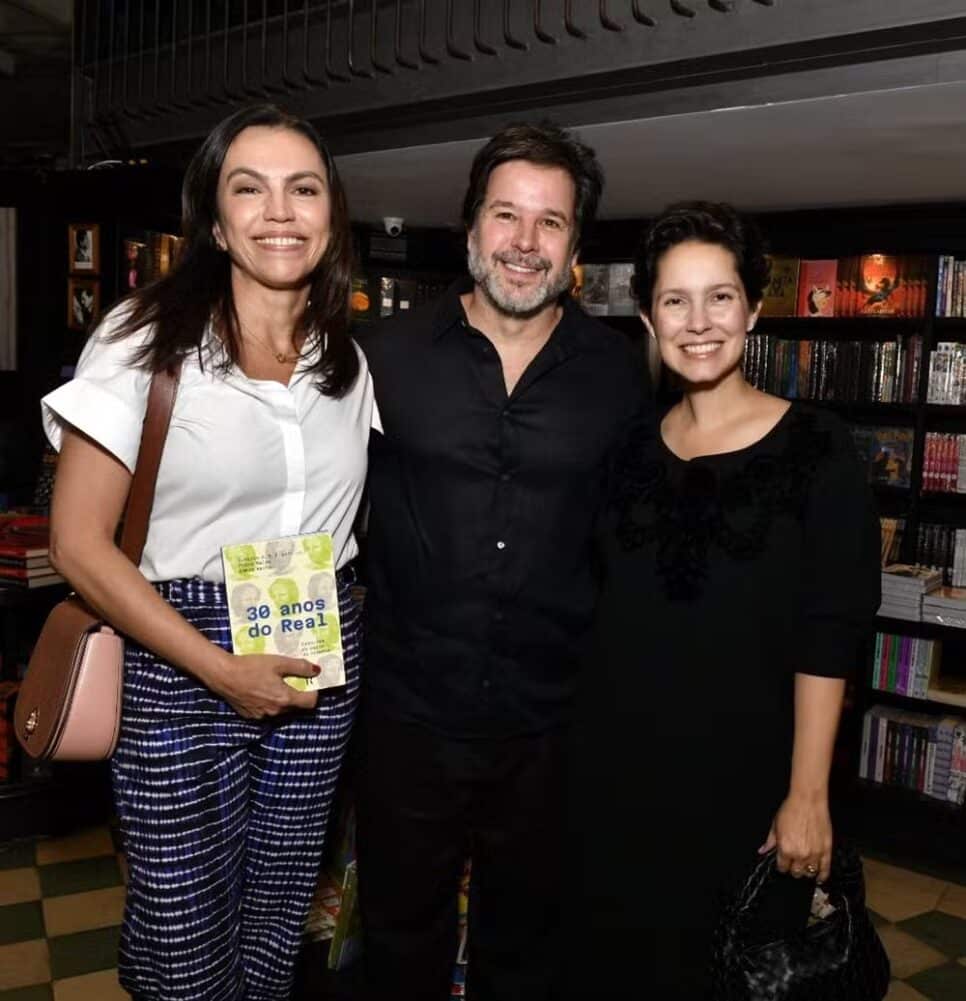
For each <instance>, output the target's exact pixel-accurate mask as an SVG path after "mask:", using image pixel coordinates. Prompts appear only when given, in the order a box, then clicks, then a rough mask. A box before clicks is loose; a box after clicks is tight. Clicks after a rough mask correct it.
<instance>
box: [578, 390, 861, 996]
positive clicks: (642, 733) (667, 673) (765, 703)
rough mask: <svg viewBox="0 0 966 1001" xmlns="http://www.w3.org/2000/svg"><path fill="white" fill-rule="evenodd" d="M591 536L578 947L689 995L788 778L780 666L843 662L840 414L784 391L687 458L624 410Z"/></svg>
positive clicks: (850, 488) (845, 492) (846, 667)
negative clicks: (717, 443)
mask: <svg viewBox="0 0 966 1001" xmlns="http://www.w3.org/2000/svg"><path fill="white" fill-rule="evenodd" d="M601 550H602V563H603V575H604V582H603V592H602V596H601V599H600V603H599V609H598V615H597V625H596V635H595V642H594V649H593V653H592V654H591V655H590V656H589V657H588V659H587V668H586V671H585V672H584V677H583V681H582V688H581V694H580V702H579V705H578V727H577V735H578V742H577V747H578V749H579V753H578V764H577V769H576V781H577V787H576V794H577V797H576V798H577V801H578V802H579V803H580V813H581V823H580V824H578V825H577V826H578V828H579V833H580V838H579V841H580V848H579V849H577V850H576V856H575V857H576V858H577V859H579V863H580V865H579V870H580V878H579V884H580V885H581V886H582V888H583V891H582V892H583V893H584V894H585V897H584V900H585V906H584V907H583V908H581V913H582V918H583V920H585V921H586V922H588V923H589V926H590V927H589V929H588V928H585V929H584V931H583V932H582V934H584V935H586V936H589V940H588V942H587V943H585V945H584V947H583V951H584V952H585V954H593V953H595V952H596V951H597V950H600V951H601V953H603V954H606V955H608V956H614V955H615V954H616V955H620V954H621V952H622V950H623V949H625V948H626V949H630V948H633V949H634V950H635V951H636V953H637V954H638V959H637V961H636V962H635V964H634V970H635V975H634V979H635V990H636V991H637V993H636V994H635V995H634V996H640V997H642V998H643V997H651V996H653V997H655V998H657V997H660V998H661V999H662V1001H671V999H675V998H681V999H685V998H686V999H687V1001H695V999H697V998H700V997H701V996H702V994H701V992H702V991H703V990H704V989H705V988H706V984H705V982H704V981H703V980H702V975H703V968H704V960H705V958H706V955H707V950H708V938H709V935H710V930H711V927H712V925H713V922H714V914H715V906H716V901H718V900H719V899H720V897H721V895H722V894H723V893H727V892H728V891H729V890H730V889H731V888H732V887H733V886H734V884H735V883H736V881H737V880H738V879H740V878H741V876H742V874H744V873H745V872H746V871H747V870H748V869H749V868H750V867H751V866H752V865H753V864H754V862H755V859H756V852H757V849H758V847H759V845H761V844H762V843H763V842H764V840H765V837H766V835H767V833H768V829H769V826H770V824H771V820H772V817H773V815H774V813H775V811H776V810H777V808H778V807H779V805H780V804H781V802H782V800H783V799H784V797H785V794H786V792H787V788H788V779H789V769H790V760H791V748H792V736H793V682H794V675H795V673H796V672H799V671H800V672H804V673H808V674H816V675H823V676H828V677H844V676H846V675H848V674H850V673H851V672H853V671H854V670H855V669H856V668H858V666H859V664H858V657H859V650H860V646H861V640H862V638H863V636H864V635H865V634H867V632H868V630H869V629H870V627H871V624H872V618H873V616H874V614H875V611H876V608H877V606H878V602H879V530H878V522H877V520H876V516H875V513H874V506H873V503H872V499H871V495H870V491H869V488H868V486H867V484H866V481H865V475H864V470H863V469H862V468H861V467H860V465H859V462H858V459H857V458H856V455H855V451H854V448H853V445H852V441H851V437H850V435H849V432H848V429H847V428H846V427H845V425H844V424H843V423H842V422H841V421H839V420H838V419H837V418H835V417H834V416H833V415H831V414H829V413H828V412H826V411H822V410H820V409H817V408H812V407H809V406H806V405H804V404H798V403H796V404H793V405H792V407H791V408H790V409H789V410H788V411H787V413H786V414H785V415H784V416H783V417H782V418H781V419H780V420H779V422H778V423H777V424H776V425H775V427H774V428H773V429H772V430H771V431H770V432H769V433H768V434H766V435H765V436H764V437H763V438H762V439H761V440H759V441H758V442H756V443H754V444H753V445H751V446H749V447H747V448H744V449H741V450H739V451H735V452H729V453H726V454H723V455H712V456H704V457H699V458H696V459H692V460H690V461H684V460H682V459H680V458H678V457H677V456H675V455H674V454H673V453H671V452H670V451H669V450H668V448H667V447H666V446H665V445H664V443H663V441H662V440H661V438H660V435H659V433H658V431H657V430H656V428H655V427H654V426H653V425H641V426H640V427H638V428H637V429H636V430H635V431H634V432H633V433H632V434H631V435H630V437H629V439H628V441H627V443H626V446H625V447H624V448H623V450H622V452H621V453H620V456H619V458H618V460H617V463H616V466H615V471H614V483H613V488H612V494H611V500H610V504H609V508H608V511H607V513H606V516H605V518H604V522H603V530H602V538H601ZM797 900H798V903H797V904H795V903H792V904H790V907H791V908H793V909H794V908H795V907H798V909H799V910H800V904H801V900H802V897H801V893H799V894H798V898H797ZM789 913H791V912H789ZM641 950H643V953H642V952H641ZM647 956H650V959H651V962H650V963H649V962H648V961H646V958H645V957H647ZM595 973H596V976H598V977H599V976H600V975H601V969H600V968H599V967H598V968H597V969H596V971H595ZM574 983H579V978H577V977H575V979H574ZM594 983H595V984H596V987H595V990H597V991H598V993H599V996H604V995H603V994H600V991H601V990H603V989H604V986H605V984H602V983H601V981H600V980H599V979H598V980H596V981H594ZM614 986H615V989H617V982H616V981H615V985H614ZM645 986H649V987H650V988H651V989H653V991H654V993H653V994H649V993H647V991H646V990H644V989H643V988H644V987H645Z"/></svg>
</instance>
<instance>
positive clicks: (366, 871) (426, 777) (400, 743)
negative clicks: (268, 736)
mask: <svg viewBox="0 0 966 1001" xmlns="http://www.w3.org/2000/svg"><path fill="white" fill-rule="evenodd" d="M602 182H603V179H602V175H601V171H600V167H599V165H598V163H597V161H596V159H595V157H594V154H593V151H592V150H590V149H589V148H588V147H587V146H585V145H583V144H582V143H579V142H578V141H577V140H575V139H574V138H573V137H571V136H570V135H568V134H567V133H566V132H564V131H563V130H561V129H558V128H556V127H554V126H546V125H545V126H531V125H520V126H511V127H510V128H508V129H506V130H504V131H503V132H501V133H500V134H499V135H497V136H496V137H495V138H493V139H492V140H491V141H490V142H489V143H488V144H487V145H486V146H485V147H484V148H483V149H482V150H481V151H480V152H479V153H478V154H477V157H476V159H475V161H474V163H473V168H472V172H471V175H470V183H469V189H468V191H467V195H466V199H465V202H464V207H463V220H464V223H465V225H466V229H467V249H468V256H469V271H470V276H471V277H469V278H467V279H465V280H463V281H461V282H458V283H456V284H455V285H454V286H453V287H451V288H450V289H449V290H448V292H447V293H446V294H445V296H444V297H443V298H442V299H441V300H440V301H438V302H437V303H435V304H433V305H431V306H429V307H425V308H423V309H421V310H417V311H415V312H413V313H406V314H400V315H399V316H397V317H395V318H393V319H392V320H389V321H387V322H386V323H385V324H383V325H381V326H380V327H379V328H378V329H377V330H376V331H375V332H374V333H372V334H371V335H369V336H368V337H367V338H365V339H364V340H363V348H364V350H365V352H366V355H367V358H368V361H369V366H370V369H371V371H372V375H373V379H374V383H375V387H376V394H377V401H378V404H379V409H380V413H381V418H382V425H383V434H382V435H379V434H374V435H373V440H372V442H371V445H370V472H369V489H370V501H371V510H370V520H369V591H368V595H367V598H366V617H367V643H366V645H367V664H366V689H365V702H364V706H365V709H364V713H363V727H362V735H361V747H362V768H361V773H360V783H359V797H358V825H359V844H358V850H359V889H360V901H361V905H362V918H363V927H364V934H365V955H366V962H367V966H368V973H369V981H370V987H371V990H372V994H373V997H374V998H376V997H378V998H385V999H389V998H391V999H393V1001H399V999H402V998H412V999H414V1001H416V999H418V1001H435V999H439V1001H443V999H444V998H447V997H448V996H449V982H450V977H451V975H452V970H453V960H454V957H455V952H456V892H457V886H458V882H459V877H460V872H461V869H462V866H463V860H464V858H466V857H468V856H470V857H472V883H471V889H470V916H469V929H470V931H469V945H468V955H469V966H468V996H469V997H470V998H472V999H474V1001H511V999H518V998H519V999H524V998H526V999H527V1001H541V999H544V998H546V997H547V996H548V995H549V991H550V987H549V984H550V979H551V974H552V967H553V948H554V935H555V931H556V928H557V925H558V921H559V912H560V905H561V899H562V891H563V882H564V879H565V866H564V860H563V859H562V858H561V851H560V849H561V840H562V828H563V824H564V787H565V767H564V759H565V745H566V741H565V737H566V731H567V724H568V723H569V721H570V716H571V710H572V705H571V704H572V700H573V688H574V683H575V673H576V660H577V648H578V645H579V643H580V640H581V638H582V636H583V634H584V633H585V631H586V629H587V626H588V624H589V620H590V616H591V611H592V607H593V603H594V597H595V581H594V575H593V569H592V545H591V541H592V528H593V523H594V519H595V516H596V514H597V512H598V510H599V508H600V505H601V503H602V499H603V487H604V479H605V473H606V467H607V461H608V458H609V456H610V454H611V450H612V448H613V446H614V445H615V443H616V440H617V438H618V437H619V435H620V433H621V431H622V429H623V427H624V426H625V424H626V423H627V422H628V421H629V419H630V418H631V417H632V415H633V414H634V413H635V412H636V411H637V409H638V408H639V406H640V403H641V398H642V391H643V386H644V376H643V372H642V366H641V365H639V364H638V363H637V361H636V358H635V356H634V353H633V350H632V348H631V346H630V345H629V343H628V342H627V341H626V340H625V339H624V338H623V337H622V335H620V334H618V333H615V332H614V331H612V330H611V329H609V328H608V327H606V326H604V325H602V324H601V323H599V322H597V321H596V320H594V319H592V318H590V317H588V316H586V315H585V314H584V313H583V312H582V311H581V310H580V308H579V307H578V306H577V305H576V303H575V302H574V301H573V300H572V299H571V297H570V296H569V294H568V292H569V289H570V285H571V280H572V279H571V269H572V266H573V264H574V262H575V260H576V253H577V248H578V245H579V240H580V236H581V233H582V232H583V230H584V228H585V227H586V226H587V225H588V224H589V223H590V221H591V220H592V219H593V216H594V213H595V211H596V207H597V202H598V200H599V197H600V191H601V187H602ZM590 822H592V819H591V820H590Z"/></svg>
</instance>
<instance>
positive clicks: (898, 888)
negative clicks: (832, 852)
mask: <svg viewBox="0 0 966 1001" xmlns="http://www.w3.org/2000/svg"><path fill="white" fill-rule="evenodd" d="M124 880H125V868H124V859H123V857H122V856H121V855H119V854H118V853H117V851H116V849H115V845H114V841H113V839H112V836H111V832H110V831H109V830H108V828H106V827H98V828H93V829H91V830H86V831H81V832H79V833H77V834H72V835H70V836H67V837H63V838H51V839H45V840H39V841H36V842H32V843H29V844H25V843H19V844H12V845H0V1001H115V999H117V1001H126V999H127V998H128V995H127V994H126V993H125V992H124V991H123V990H121V988H120V986H119V985H118V983H117V971H116V968H115V963H116V957H117V941H118V934H119V932H120V923H121V915H122V912H123V909H124ZM866 881H867V888H868V903H869V907H870V908H871V910H872V911H873V913H874V916H875V918H876V922H877V924H878V927H879V933H880V935H881V936H882V939H883V941H884V942H885V945H886V949H887V950H888V952H889V957H890V959H891V960H892V967H893V975H894V976H895V978H896V980H895V982H894V983H893V985H892V989H891V990H890V992H889V995H888V1001H922V999H924V998H925V999H927V1001H964V999H966V885H962V884H960V883H959V882H953V881H950V880H947V879H943V878H939V877H937V876H935V875H924V874H922V873H918V872H913V871H911V870H909V869H904V868H900V867H899V866H895V865H889V864H886V863H884V862H879V861H875V860H872V859H869V860H867V861H866ZM313 993H314V992H313ZM316 996H318V995H316Z"/></svg>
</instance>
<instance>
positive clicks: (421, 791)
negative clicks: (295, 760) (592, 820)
mask: <svg viewBox="0 0 966 1001" xmlns="http://www.w3.org/2000/svg"><path fill="white" fill-rule="evenodd" d="M358 737H359V745H358V749H359V760H358V767H359V771H358V775H357V782H356V795H357V804H356V808H357V824H358V831H357V838H358V845H357V851H358V859H359V901H360V905H361V910H362V922H363V934H364V947H365V951H364V955H365V963H366V969H367V980H368V983H369V988H370V993H371V996H372V998H373V1001H385V999H388V998H391V999H392V1001H444V999H447V998H448V997H449V985H450V981H451V976H452V972H453V963H454V960H455V956H456V947H457V938H456V921H457V913H456V910H457V907H456V899H457V889H458V885H459V878H460V875H461V872H462V867H463V861H464V859H465V858H466V857H467V856H470V857H471V858H472V860H473V869H472V878H471V883H470V906H469V925H468V942H467V954H468V957H469V964H468V970H467V988H466V990H467V997H468V998H469V999H470V1001H517V999H520V1001H523V999H526V1001H545V999H546V998H548V997H549V996H550V990H551V987H550V983H551V979H552V976H553V967H554V964H555V962H556V961H557V960H558V952H557V950H558V948H559V946H558V939H557V935H558V933H559V925H560V910H561V896H562V884H563V879H562V868H563V867H562V857H561V856H562V846H563V841H564V837H563V828H564V817H565V809H564V791H565V787H566V782H565V774H564V760H565V750H566V747H565V735H564V733H563V732H562V731H560V730H555V731H552V732H549V733H542V734H536V735H530V736H523V737H512V738H502V739H490V738H485V739H454V738H449V737H445V736H441V735H439V734H437V733H435V732H434V731H432V730H429V729H427V728H424V727H421V726H418V725H415V724H409V723H403V722H399V721H396V720H391V719H387V718H385V717H378V716H374V715H373V714H372V713H371V712H367V713H364V714H363V719H362V726H361V732H360V733H359V734H358Z"/></svg>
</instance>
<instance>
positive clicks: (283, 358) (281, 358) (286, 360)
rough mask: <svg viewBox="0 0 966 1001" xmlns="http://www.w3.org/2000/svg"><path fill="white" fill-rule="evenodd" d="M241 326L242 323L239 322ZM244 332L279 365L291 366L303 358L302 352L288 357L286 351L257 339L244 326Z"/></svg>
mask: <svg viewBox="0 0 966 1001" xmlns="http://www.w3.org/2000/svg"><path fill="white" fill-rule="evenodd" d="M239 324H241V321H239ZM242 332H243V333H247V334H248V335H249V336H250V337H251V339H252V340H253V341H254V342H255V343H256V344H257V345H258V346H259V347H261V348H264V349H265V350H266V351H267V352H268V353H269V354H270V355H271V356H272V357H273V358H274V359H275V360H276V361H277V362H278V363H279V365H290V364H291V363H292V362H294V361H298V360H299V358H301V357H302V352H301V351H296V352H295V354H294V355H287V354H285V352H284V351H276V350H275V348H273V347H272V346H271V345H270V344H268V343H266V342H265V341H263V340H262V339H261V338H260V337H256V336H255V335H254V334H253V333H252V332H251V331H250V330H248V328H247V327H245V326H244V325H242Z"/></svg>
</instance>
